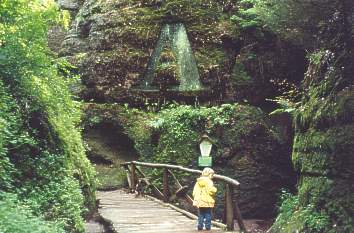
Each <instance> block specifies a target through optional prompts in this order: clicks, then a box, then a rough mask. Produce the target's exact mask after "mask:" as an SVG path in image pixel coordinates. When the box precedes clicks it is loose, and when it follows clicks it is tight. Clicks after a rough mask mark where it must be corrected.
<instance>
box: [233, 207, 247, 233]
mask: <svg viewBox="0 0 354 233" xmlns="http://www.w3.org/2000/svg"><path fill="white" fill-rule="evenodd" d="M235 214H236V219H237V223H238V226H239V227H240V230H241V231H242V232H244V233H247V230H246V226H245V224H244V223H243V219H242V215H241V211H240V209H239V208H238V205H237V202H235Z"/></svg>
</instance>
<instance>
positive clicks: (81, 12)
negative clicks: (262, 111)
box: [59, 0, 305, 105]
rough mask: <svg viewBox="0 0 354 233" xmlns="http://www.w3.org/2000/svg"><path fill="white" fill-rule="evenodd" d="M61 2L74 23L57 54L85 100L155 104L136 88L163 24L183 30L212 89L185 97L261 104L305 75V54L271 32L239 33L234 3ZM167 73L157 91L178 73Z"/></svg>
mask: <svg viewBox="0 0 354 233" xmlns="http://www.w3.org/2000/svg"><path fill="white" fill-rule="evenodd" d="M59 3H60V5H61V6H62V7H63V8H64V9H69V10H70V11H71V12H72V16H73V17H74V20H73V24H72V27H71V29H70V31H69V32H68V34H67V36H66V38H65V40H64V42H63V43H62V46H61V50H60V54H61V56H66V57H68V58H69V59H70V60H71V61H72V62H73V63H74V64H76V65H77V66H78V68H79V71H80V73H81V75H82V81H83V84H84V89H83V90H82V92H81V96H82V97H83V98H84V99H86V100H91V99H93V100H95V101H99V102H141V98H140V97H144V98H143V99H145V97H151V94H146V93H145V92H144V93H142V94H141V92H139V93H136V92H132V89H135V88H134V87H136V85H139V83H142V82H145V81H146V78H147V76H148V75H147V73H148V64H149V63H151V56H152V55H153V54H154V51H156V50H155V47H156V45H157V43H158V40H159V37H160V34H161V31H162V29H163V28H164V25H166V24H174V23H181V24H183V25H184V26H185V28H186V32H187V36H188V39H189V42H190V45H191V50H192V54H193V56H194V58H195V60H196V64H197V68H198V73H199V76H200V82H201V84H202V85H203V86H205V87H207V91H206V92H202V93H184V95H192V96H195V95H199V96H201V97H202V98H204V99H207V100H219V101H220V100H221V101H227V100H247V101H249V102H251V103H253V104H257V105H259V104H261V103H263V102H264V100H265V98H269V97H271V96H274V95H275V94H276V89H277V88H276V86H274V81H276V80H283V79H288V80H292V81H294V82H296V81H297V80H299V79H301V77H302V76H303V70H304V67H305V63H304V53H303V51H302V50H301V49H298V48H296V47H294V46H292V45H289V44H287V43H285V42H282V41H280V40H278V39H276V37H274V36H272V35H271V34H269V33H266V32H259V31H257V30H254V29H249V30H243V31H241V29H240V28H238V27H237V26H236V25H235V24H234V23H232V22H231V19H230V18H231V16H232V14H234V13H235V12H236V11H237V10H236V9H237V6H236V5H235V4H233V3H230V2H229V1H201V0H198V1H189V0H171V1H159V0H149V1H143V0H134V1H109V0H102V1H93V0H86V1H78V0H71V1H70V0H61V1H59ZM263 45H267V46H263ZM265 47H266V49H265ZM166 54H167V55H168V53H165V55H166ZM289 54H292V56H288V55H289ZM164 68H165V69H164V70H162V71H161V70H158V71H156V74H155V75H156V76H157V79H156V80H158V81H157V82H158V84H157V86H160V87H161V86H162V84H161V82H162V83H163V82H165V83H166V80H165V79H166V77H170V76H171V75H168V74H167V75H166V73H168V72H173V68H174V67H173V65H172V66H168V67H167V68H166V67H164ZM171 70H172V71H171ZM172 76H173V75H172ZM177 76H178V75H177ZM159 80H160V81H159ZM161 80H162V81H161ZM177 82H178V77H177ZM272 82H273V83H272ZM161 89H162V90H161ZM177 95H178V94H172V95H170V94H167V93H165V92H163V88H160V93H158V94H157V95H154V98H155V99H157V98H161V99H164V98H167V99H168V98H174V99H175V98H176V96H177ZM139 98H140V100H139Z"/></svg>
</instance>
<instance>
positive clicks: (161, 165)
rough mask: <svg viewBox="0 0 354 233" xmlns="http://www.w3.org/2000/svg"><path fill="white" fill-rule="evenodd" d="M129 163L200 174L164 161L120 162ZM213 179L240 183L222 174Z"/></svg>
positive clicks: (234, 183) (235, 183)
mask: <svg viewBox="0 0 354 233" xmlns="http://www.w3.org/2000/svg"><path fill="white" fill-rule="evenodd" d="M129 164H135V165H140V166H144V167H152V168H170V169H174V170H180V171H185V172H189V173H193V174H198V175H200V174H202V171H200V170H196V169H190V168H186V167H182V166H178V165H171V164H164V163H145V162H138V161H131V162H125V163H122V164H121V165H129ZM213 179H215V180H221V181H225V182H226V183H229V184H232V185H235V186H238V185H240V182H238V181H237V180H235V179H232V178H230V177H227V176H223V175H218V174H214V176H213Z"/></svg>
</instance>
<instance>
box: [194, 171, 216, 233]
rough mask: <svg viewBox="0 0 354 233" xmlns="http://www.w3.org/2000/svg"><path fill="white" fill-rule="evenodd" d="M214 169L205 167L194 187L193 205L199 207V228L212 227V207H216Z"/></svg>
mask: <svg viewBox="0 0 354 233" xmlns="http://www.w3.org/2000/svg"><path fill="white" fill-rule="evenodd" d="M213 176H214V170H213V169H211V168H208V167H207V168H204V170H203V172H202V176H201V177H199V178H198V179H197V182H196V184H195V185H194V189H193V198H194V200H193V205H194V206H196V207H198V210H199V211H198V212H199V214H198V230H203V226H204V224H205V229H206V230H210V229H211V209H212V208H213V207H214V204H215V200H214V196H215V193H216V191H217V190H216V188H215V186H214V184H213V181H212V179H213Z"/></svg>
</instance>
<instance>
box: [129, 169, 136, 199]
mask: <svg viewBox="0 0 354 233" xmlns="http://www.w3.org/2000/svg"><path fill="white" fill-rule="evenodd" d="M135 181H136V172H135V164H134V163H132V171H131V184H132V187H131V190H130V192H131V193H134V192H135V188H136V183H135Z"/></svg>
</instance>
